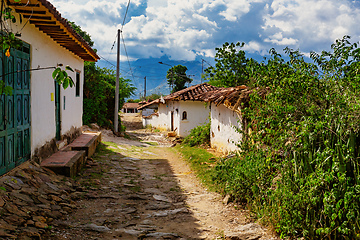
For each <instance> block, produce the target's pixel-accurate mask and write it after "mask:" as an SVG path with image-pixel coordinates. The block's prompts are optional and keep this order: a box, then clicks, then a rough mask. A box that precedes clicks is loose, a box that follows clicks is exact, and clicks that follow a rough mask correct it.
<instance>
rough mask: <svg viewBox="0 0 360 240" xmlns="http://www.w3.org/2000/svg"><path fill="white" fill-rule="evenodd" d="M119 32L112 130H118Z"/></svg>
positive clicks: (118, 37)
mask: <svg viewBox="0 0 360 240" xmlns="http://www.w3.org/2000/svg"><path fill="white" fill-rule="evenodd" d="M120 33H121V30H120V29H118V35H117V61H116V85H115V87H116V88H115V110H114V132H115V133H117V132H119V77H120Z"/></svg>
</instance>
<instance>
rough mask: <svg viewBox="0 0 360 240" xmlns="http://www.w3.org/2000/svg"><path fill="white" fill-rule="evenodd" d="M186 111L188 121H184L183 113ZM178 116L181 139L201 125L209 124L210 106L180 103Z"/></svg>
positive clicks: (191, 102) (199, 103) (192, 102)
mask: <svg viewBox="0 0 360 240" xmlns="http://www.w3.org/2000/svg"><path fill="white" fill-rule="evenodd" d="M184 111H186V115H187V119H183V112H184ZM175 112H177V114H176V119H177V121H176V127H177V128H178V130H177V133H178V135H179V136H181V137H186V136H188V135H189V134H190V132H191V130H192V129H193V128H195V127H197V126H199V125H203V124H205V123H208V122H209V115H210V109H209V105H208V104H205V103H204V102H198V101H180V102H179V105H178V111H176V109H175Z"/></svg>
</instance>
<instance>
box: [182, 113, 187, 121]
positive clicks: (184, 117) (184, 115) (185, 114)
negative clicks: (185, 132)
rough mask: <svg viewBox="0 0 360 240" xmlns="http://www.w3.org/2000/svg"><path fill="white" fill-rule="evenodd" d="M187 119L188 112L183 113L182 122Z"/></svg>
mask: <svg viewBox="0 0 360 240" xmlns="http://www.w3.org/2000/svg"><path fill="white" fill-rule="evenodd" d="M186 119H187V112H186V111H183V113H182V120H186Z"/></svg>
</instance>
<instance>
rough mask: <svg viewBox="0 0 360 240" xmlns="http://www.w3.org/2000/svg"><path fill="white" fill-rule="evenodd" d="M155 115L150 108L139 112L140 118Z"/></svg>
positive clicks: (153, 110)
mask: <svg viewBox="0 0 360 240" xmlns="http://www.w3.org/2000/svg"><path fill="white" fill-rule="evenodd" d="M153 113H155V109H152V108H145V109H143V110H141V115H142V116H145V117H147V116H150V115H151V114H153Z"/></svg>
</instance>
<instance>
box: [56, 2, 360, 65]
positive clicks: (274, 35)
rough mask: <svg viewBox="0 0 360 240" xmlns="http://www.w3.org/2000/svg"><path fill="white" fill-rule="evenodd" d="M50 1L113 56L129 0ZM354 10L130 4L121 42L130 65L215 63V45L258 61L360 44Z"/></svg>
mask: <svg viewBox="0 0 360 240" xmlns="http://www.w3.org/2000/svg"><path fill="white" fill-rule="evenodd" d="M52 2H53V4H54V5H55V6H56V8H57V9H58V10H59V11H60V12H61V13H62V15H63V17H65V18H68V19H70V20H71V21H75V22H76V23H77V24H78V25H80V26H81V27H82V29H83V30H85V31H87V32H88V33H89V34H90V35H91V37H92V39H93V41H94V42H95V48H97V49H98V52H99V54H101V55H105V56H106V55H107V53H108V52H109V51H110V48H111V46H112V44H113V42H114V39H115V35H116V32H117V29H118V28H120V27H121V24H122V20H123V17H124V13H125V10H126V6H127V3H128V0H97V1H95V0H89V1H86V0H77V1H75V0H71V1H69V0H53V1H52ZM266 3H267V5H266ZM354 6H355V5H354V3H352V2H351V1H350V0H316V1H314V0H181V1H180V0H131V5H130V9H129V10H130V11H129V14H128V16H127V21H126V24H125V26H124V29H123V30H124V31H123V35H124V37H125V42H126V44H127V47H128V49H127V50H128V53H129V56H130V57H132V58H148V57H158V56H162V55H168V56H171V58H172V59H174V60H175V59H178V60H183V59H186V60H194V59H195V57H196V56H197V55H200V56H206V57H213V56H214V55H215V51H214V49H215V47H216V46H221V45H222V44H223V43H224V42H237V41H240V42H242V41H245V42H247V44H246V46H245V47H244V49H245V50H246V51H248V52H251V53H259V54H260V55H263V54H265V52H267V51H268V50H269V49H270V48H271V47H275V48H276V47H278V48H283V47H285V46H289V47H292V48H300V50H301V51H305V52H309V51H310V50H315V51H317V50H319V49H320V50H323V49H324V48H326V47H329V46H330V44H331V43H333V42H334V40H335V39H336V38H341V37H342V36H343V35H350V36H352V37H353V38H355V39H357V38H359V37H360V29H359V28H358V26H357V25H358V22H360V10H359V8H358V7H354ZM253 10H256V12H255V11H253ZM250 14H253V15H250ZM249 19H251V20H249ZM253 19H254V22H252V20H253ZM245 39H246V40H245ZM324 44H327V45H326V46H324Z"/></svg>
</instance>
